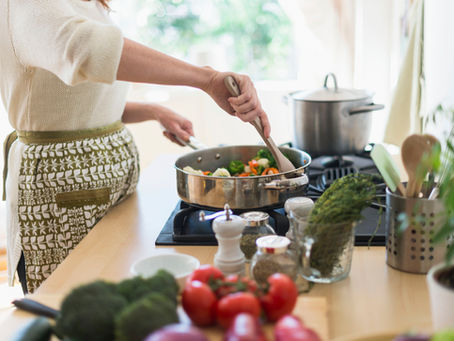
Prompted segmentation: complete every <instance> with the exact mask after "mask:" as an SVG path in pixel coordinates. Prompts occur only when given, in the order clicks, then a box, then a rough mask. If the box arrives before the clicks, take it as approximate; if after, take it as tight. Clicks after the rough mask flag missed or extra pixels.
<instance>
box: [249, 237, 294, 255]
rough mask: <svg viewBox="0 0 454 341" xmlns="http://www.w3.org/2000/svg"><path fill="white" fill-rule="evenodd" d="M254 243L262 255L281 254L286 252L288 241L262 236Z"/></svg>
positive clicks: (284, 238) (283, 238)
mask: <svg viewBox="0 0 454 341" xmlns="http://www.w3.org/2000/svg"><path fill="white" fill-rule="evenodd" d="M255 243H256V244H257V248H258V249H259V250H260V251H261V252H263V253H271V254H272V253H283V252H285V251H287V248H288V246H289V244H290V239H288V238H287V237H281V236H264V237H260V238H257V240H256V241H255Z"/></svg>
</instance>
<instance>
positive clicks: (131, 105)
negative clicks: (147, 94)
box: [121, 102, 157, 123]
mask: <svg viewBox="0 0 454 341" xmlns="http://www.w3.org/2000/svg"><path fill="white" fill-rule="evenodd" d="M155 109H156V108H155V104H153V103H139V102H127V103H126V106H125V109H124V110H123V116H122V118H121V121H122V122H123V123H139V122H144V121H149V120H157V117H156V115H155V113H156V110H155Z"/></svg>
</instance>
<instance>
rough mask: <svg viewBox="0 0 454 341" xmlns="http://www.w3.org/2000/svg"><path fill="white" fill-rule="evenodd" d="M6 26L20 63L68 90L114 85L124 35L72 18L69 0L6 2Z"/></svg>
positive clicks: (82, 18)
mask: <svg viewBox="0 0 454 341" xmlns="http://www.w3.org/2000/svg"><path fill="white" fill-rule="evenodd" d="M80 1H82V0H80ZM90 5H92V4H90ZM9 20H10V30H11V32H10V34H11V39H12V43H13V46H14V49H15V53H16V56H17V58H18V60H19V62H20V63H22V64H24V65H26V66H32V67H39V68H42V69H45V70H48V71H50V72H52V73H54V74H55V75H56V76H57V77H59V78H60V79H61V80H62V81H63V82H65V83H66V84H68V85H75V84H78V83H81V82H84V81H93V82H102V83H113V82H114V81H115V80H116V76H117V70H118V65H119V63H120V57H121V50H122V48H123V35H122V33H121V31H120V29H119V28H118V27H116V26H115V25H113V24H109V23H102V22H98V21H96V20H93V19H89V18H87V17H85V16H82V15H80V14H78V13H76V11H75V10H74V8H72V7H71V6H70V4H69V3H68V0H10V18H9Z"/></svg>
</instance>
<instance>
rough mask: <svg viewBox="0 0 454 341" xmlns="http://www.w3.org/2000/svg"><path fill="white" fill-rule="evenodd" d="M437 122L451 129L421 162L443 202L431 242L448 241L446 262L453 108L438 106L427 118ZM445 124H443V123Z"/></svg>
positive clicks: (452, 212) (450, 255) (451, 214)
mask: <svg viewBox="0 0 454 341" xmlns="http://www.w3.org/2000/svg"><path fill="white" fill-rule="evenodd" d="M439 120H445V121H446V120H447V121H448V122H450V124H451V127H450V129H449V130H448V134H447V136H446V137H445V139H446V141H442V144H443V146H441V147H440V146H439V145H438V146H437V145H436V146H435V147H434V148H433V150H432V153H430V155H427V156H426V157H425V158H424V160H423V167H430V168H431V169H432V172H433V174H434V176H433V177H434V178H435V181H436V182H437V184H438V187H439V195H438V198H439V199H440V200H441V201H442V202H443V205H444V207H445V212H444V213H443V216H442V224H441V226H440V228H439V229H438V230H437V231H436V233H435V235H434V236H433V238H432V240H433V243H434V244H437V243H441V242H443V241H445V240H447V239H448V241H450V242H449V243H448V249H447V252H446V262H450V261H452V260H453V259H454V242H453V240H452V238H453V236H454V107H453V108H445V107H443V106H442V105H439V106H438V107H437V108H436V110H435V111H434V112H433V113H432V115H430V116H429V121H426V122H425V123H426V125H427V124H429V123H433V124H435V125H436V124H437V122H439ZM444 124H445V122H444Z"/></svg>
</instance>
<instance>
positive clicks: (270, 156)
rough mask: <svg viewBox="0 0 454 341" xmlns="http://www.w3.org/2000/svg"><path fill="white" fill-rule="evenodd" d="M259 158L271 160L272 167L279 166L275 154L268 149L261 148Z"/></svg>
mask: <svg viewBox="0 0 454 341" xmlns="http://www.w3.org/2000/svg"><path fill="white" fill-rule="evenodd" d="M256 158H257V159H268V160H269V161H270V167H275V168H277V163H276V160H275V159H274V157H273V154H271V152H270V151H269V150H268V149H260V150H259V151H258V152H257V156H256Z"/></svg>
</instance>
